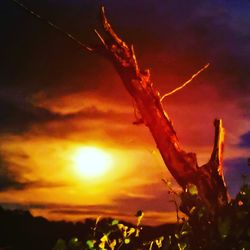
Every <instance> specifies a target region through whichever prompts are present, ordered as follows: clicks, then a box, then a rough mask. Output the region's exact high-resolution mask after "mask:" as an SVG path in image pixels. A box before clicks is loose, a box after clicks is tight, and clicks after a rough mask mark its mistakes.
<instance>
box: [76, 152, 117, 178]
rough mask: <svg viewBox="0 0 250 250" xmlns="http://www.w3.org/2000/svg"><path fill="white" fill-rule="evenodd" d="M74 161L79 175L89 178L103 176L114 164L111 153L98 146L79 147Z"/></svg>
mask: <svg viewBox="0 0 250 250" xmlns="http://www.w3.org/2000/svg"><path fill="white" fill-rule="evenodd" d="M73 161H74V165H75V170H76V173H77V175H79V176H81V177H85V178H87V179H93V178H97V177H101V176H102V175H104V174H105V173H106V172H107V171H108V170H109V169H110V167H111V165H112V157H111V155H110V154H108V153H107V152H105V151H104V150H102V149H99V148H97V147H81V148H79V149H77V150H76V152H75V154H74V156H73Z"/></svg>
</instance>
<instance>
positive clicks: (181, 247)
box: [178, 242, 187, 250]
mask: <svg viewBox="0 0 250 250" xmlns="http://www.w3.org/2000/svg"><path fill="white" fill-rule="evenodd" d="M178 247H179V250H185V249H187V243H186V242H181V243H178Z"/></svg>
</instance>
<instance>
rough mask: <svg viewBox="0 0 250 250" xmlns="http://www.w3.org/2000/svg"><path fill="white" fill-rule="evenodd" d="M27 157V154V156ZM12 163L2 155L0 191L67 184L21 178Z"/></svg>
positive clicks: (0, 162) (0, 161)
mask: <svg viewBox="0 0 250 250" xmlns="http://www.w3.org/2000/svg"><path fill="white" fill-rule="evenodd" d="M25 157H26V156H25ZM11 165H12V164H11V163H10V162H7V161H6V160H5V159H4V158H3V156H2V155H0V192H4V191H7V190H25V189H30V188H56V187H64V186H66V185H67V184H64V183H55V182H53V183H52V182H47V181H44V180H35V181H34V180H32V181H30V180H21V178H20V176H19V175H18V174H17V173H16V171H13V169H12V167H11Z"/></svg>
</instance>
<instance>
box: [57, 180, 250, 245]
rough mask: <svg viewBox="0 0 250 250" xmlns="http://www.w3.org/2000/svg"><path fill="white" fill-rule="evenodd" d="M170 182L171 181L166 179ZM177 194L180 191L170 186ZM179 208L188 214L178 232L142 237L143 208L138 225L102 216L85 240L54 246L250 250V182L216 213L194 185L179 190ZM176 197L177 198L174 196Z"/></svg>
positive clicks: (58, 242)
mask: <svg viewBox="0 0 250 250" xmlns="http://www.w3.org/2000/svg"><path fill="white" fill-rule="evenodd" d="M167 184H168V185H169V183H167ZM170 192H171V193H172V194H174V195H177V193H176V192H175V191H174V190H172V189H171V188H170ZM178 196H179V197H180V199H181V205H180V209H181V210H185V213H186V214H188V218H187V219H185V218H182V219H180V218H179V217H178V216H177V218H178V221H177V223H178V226H177V229H176V231H175V232H173V233H172V234H170V235H163V236H161V237H158V238H156V239H153V240H149V241H143V240H141V239H140V233H141V230H142V226H140V223H141V219H142V217H143V212H142V211H138V213H137V215H136V216H137V224H136V226H134V227H133V226H127V225H124V224H122V223H120V222H119V221H118V220H106V221H102V223H100V221H99V218H98V219H97V220H96V223H95V224H94V225H93V227H92V233H91V235H90V237H89V240H87V241H86V242H85V243H81V242H80V241H79V240H78V239H76V238H74V239H71V240H70V241H69V242H68V243H66V242H65V241H63V240H58V241H57V244H56V246H55V247H54V250H66V249H67V250H118V249H119V250H126V249H131V250H143V249H145V250H146V249H147V250H155V249H162V250H196V249H203V250H212V249H213V250H217V249H218V250H219V249H227V250H238V249H239V250H249V249H250V185H249V184H243V185H242V187H241V189H240V191H239V193H238V194H237V195H236V197H235V198H234V199H232V200H231V201H230V202H229V203H228V204H227V205H226V206H224V207H222V208H220V209H218V211H217V213H216V214H211V213H210V212H209V210H208V209H207V208H206V207H205V206H204V204H203V203H202V202H201V201H200V200H199V198H198V192H197V188H196V187H195V186H193V185H190V186H188V187H187V189H186V191H185V192H183V193H181V194H178ZM174 201H176V200H174Z"/></svg>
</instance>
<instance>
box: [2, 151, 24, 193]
mask: <svg viewBox="0 0 250 250" xmlns="http://www.w3.org/2000/svg"><path fill="white" fill-rule="evenodd" d="M26 184H27V183H22V182H19V181H18V180H17V176H16V175H15V174H14V173H13V172H12V171H11V170H9V167H8V164H7V162H5V160H4V159H3V157H2V156H1V155H0V192H3V191H7V190H9V189H16V190H23V189H25V187H26Z"/></svg>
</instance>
